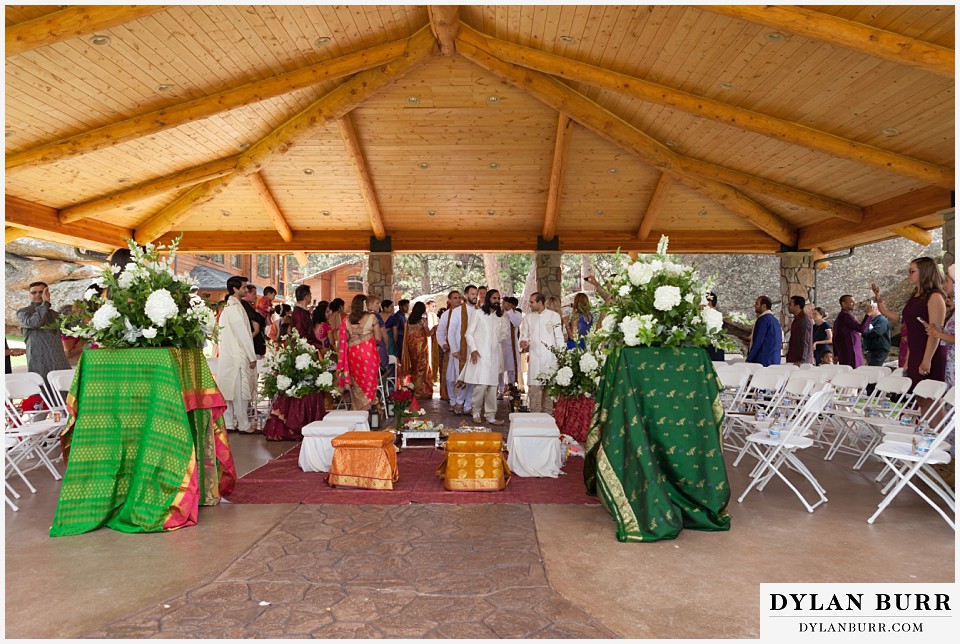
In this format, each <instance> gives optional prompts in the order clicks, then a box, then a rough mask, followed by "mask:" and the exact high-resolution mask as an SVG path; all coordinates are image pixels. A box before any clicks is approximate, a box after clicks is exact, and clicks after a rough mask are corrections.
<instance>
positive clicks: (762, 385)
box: [723, 369, 787, 449]
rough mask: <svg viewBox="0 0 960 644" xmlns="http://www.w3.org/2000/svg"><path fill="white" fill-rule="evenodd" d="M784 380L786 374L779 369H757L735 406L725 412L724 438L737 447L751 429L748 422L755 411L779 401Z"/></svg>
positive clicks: (765, 410) (767, 408)
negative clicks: (727, 421) (727, 420)
mask: <svg viewBox="0 0 960 644" xmlns="http://www.w3.org/2000/svg"><path fill="white" fill-rule="evenodd" d="M786 382H787V376H786V375H785V374H784V373H783V372H781V371H778V370H774V371H768V370H766V369H758V370H757V372H756V373H755V374H754V375H753V377H752V378H750V382H749V383H747V386H746V389H745V391H744V393H743V396H742V398H741V399H740V400H739V401H738V403H737V406H736V407H734V408H732V409H731V410H730V411H729V412H727V417H728V418H729V420H730V422H729V424H728V425H727V426H726V428H725V431H724V436H723V438H724V440H726V441H729V442H730V443H731V444H732V445H734V446H735V447H736V448H737V449H739V448H740V446H741V445H743V441H744V440H745V438H746V434H747V433H749V432H750V431H752V427H750V425H749V422H750V421H752V420H754V419H755V417H756V413H757V411H763V412H767V411H769V410H770V408H771V407H773V406H774V405H776V404H777V403H778V402H779V400H780V396H781V395H782V394H783V387H784V385H785V384H786Z"/></svg>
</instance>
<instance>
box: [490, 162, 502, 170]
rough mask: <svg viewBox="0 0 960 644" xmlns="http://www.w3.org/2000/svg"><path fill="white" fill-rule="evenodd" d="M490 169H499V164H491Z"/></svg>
mask: <svg viewBox="0 0 960 644" xmlns="http://www.w3.org/2000/svg"><path fill="white" fill-rule="evenodd" d="M490 167H491V168H493V169H494V170H496V169H497V168H499V167H500V164H499V163H491V164H490Z"/></svg>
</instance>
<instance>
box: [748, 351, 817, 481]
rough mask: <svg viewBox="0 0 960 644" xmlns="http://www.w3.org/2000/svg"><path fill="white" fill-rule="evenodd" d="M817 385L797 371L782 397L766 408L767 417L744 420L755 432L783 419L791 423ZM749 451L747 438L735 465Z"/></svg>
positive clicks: (788, 381) (788, 380)
mask: <svg viewBox="0 0 960 644" xmlns="http://www.w3.org/2000/svg"><path fill="white" fill-rule="evenodd" d="M816 386H817V383H816V382H815V381H813V380H811V379H809V378H807V377H806V376H805V375H804V374H803V373H802V372H801V371H799V370H798V371H795V372H794V373H793V374H792V375H791V376H790V377H789V378H788V379H787V383H786V384H785V385H784V386H783V392H782V394H781V396H780V398H779V399H778V400H777V401H776V402H775V403H774V404H773V405H771V406H770V407H769V408H768V409H767V410H766V413H767V416H768V417H767V419H765V420H756V419H754V420H745V421H743V422H744V423H745V424H747V425H749V426H751V431H753V432H756V431H759V430H760V429H761V428H765V427H769V426H770V423H772V422H773V423H775V422H777V421H783V422H786V423H787V424H790V423H791V422H793V418H794V417H795V416H796V415H797V414H798V413H799V412H800V410H801V409H803V407H804V406H805V405H806V402H807V399H808V398H810V396H811V395H812V394H813V390H814V387H816ZM749 452H750V443H749V442H748V441H746V440H745V441H744V444H743V447H742V448H741V450H740V453H739V454H737V458H736V459H735V460H734V461H733V466H734V467H736V466H738V465H740V461H741V460H742V459H743V457H744V456H745V455H746V454H747V453H749ZM753 454H754V455H756V450H754V452H753Z"/></svg>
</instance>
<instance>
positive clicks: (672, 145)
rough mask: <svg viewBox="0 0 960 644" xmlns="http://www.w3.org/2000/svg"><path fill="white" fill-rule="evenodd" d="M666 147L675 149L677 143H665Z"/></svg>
mask: <svg viewBox="0 0 960 644" xmlns="http://www.w3.org/2000/svg"><path fill="white" fill-rule="evenodd" d="M667 147H668V148H675V147H677V142H676V141H667Z"/></svg>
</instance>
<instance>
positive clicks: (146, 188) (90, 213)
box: [60, 156, 240, 224]
mask: <svg viewBox="0 0 960 644" xmlns="http://www.w3.org/2000/svg"><path fill="white" fill-rule="evenodd" d="M239 158H240V157H239V156H235V157H230V158H227V159H217V160H216V161H213V162H212V163H206V164H204V165H201V166H196V167H193V168H187V169H186V170H181V171H180V172H175V173H173V174H170V175H167V176H165V177H160V178H159V179H153V180H152V181H145V182H144V183H139V184H137V185H135V186H131V187H130V188H127V189H125V190H118V191H117V192H112V193H110V194H108V195H104V196H103V197H97V198H96V199H91V200H89V201H85V202H83V203H80V204H77V205H76V206H70V207H68V208H62V209H61V210H60V221H61V222H62V223H64V224H69V223H70V222H73V221H78V220H80V219H86V218H89V217H97V216H99V215H103V214H106V213H108V212H110V211H112V210H116V209H118V208H123V207H124V206H127V205H130V204H133V203H137V202H138V201H143V200H144V199H150V198H151V197H156V196H158V195H162V194H165V193H167V192H175V191H178V190H182V189H184V188H189V187H190V186H195V185H196V184H198V183H203V182H204V181H210V180H211V179H216V178H218V177H225V176H227V175H228V174H232V173H233V172H234V170H236V167H237V160H238V159H239Z"/></svg>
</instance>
